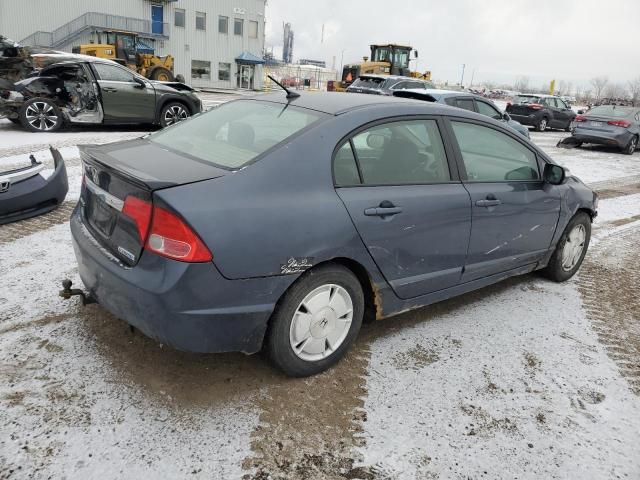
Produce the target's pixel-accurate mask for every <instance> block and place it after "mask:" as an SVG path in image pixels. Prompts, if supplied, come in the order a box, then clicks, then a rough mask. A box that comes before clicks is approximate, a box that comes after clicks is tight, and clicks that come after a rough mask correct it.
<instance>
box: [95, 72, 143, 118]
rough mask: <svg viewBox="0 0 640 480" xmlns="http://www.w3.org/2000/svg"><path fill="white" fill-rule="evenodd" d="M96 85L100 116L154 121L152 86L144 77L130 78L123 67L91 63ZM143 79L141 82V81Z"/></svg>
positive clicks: (129, 74)
mask: <svg viewBox="0 0 640 480" xmlns="http://www.w3.org/2000/svg"><path fill="white" fill-rule="evenodd" d="M92 66H93V68H94V69H95V71H96V73H97V77H98V85H99V86H100V95H101V98H102V109H103V110H104V119H105V121H106V122H112V123H134V122H141V121H142V122H149V123H152V122H154V121H155V114H156V100H155V96H156V94H155V90H154V88H153V86H152V85H151V83H150V82H149V81H148V80H145V79H142V77H138V78H139V79H140V80H141V83H138V82H136V81H135V80H134V78H136V77H135V74H134V73H133V72H132V71H131V70H129V69H128V68H126V67H121V66H119V65H108V64H105V63H93V64H92ZM142 83H144V85H142Z"/></svg>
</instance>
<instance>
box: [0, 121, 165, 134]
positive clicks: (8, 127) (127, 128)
mask: <svg viewBox="0 0 640 480" xmlns="http://www.w3.org/2000/svg"><path fill="white" fill-rule="evenodd" d="M159 129H160V127H159V126H157V125H152V124H138V123H137V124H131V125H122V124H119V125H102V124H101V125H79V124H70V125H66V126H64V127H62V128H61V129H60V130H57V131H55V132H29V131H28V130H26V129H25V128H24V127H23V126H22V125H20V124H16V123H13V122H11V121H6V122H3V121H0V130H2V131H7V132H8V131H12V130H15V131H16V132H24V133H29V134H31V135H33V136H34V138H38V134H39V133H44V134H65V133H66V134H69V133H82V132H149V131H155V130H159Z"/></svg>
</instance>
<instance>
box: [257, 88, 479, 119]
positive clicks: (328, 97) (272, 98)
mask: <svg viewBox="0 0 640 480" xmlns="http://www.w3.org/2000/svg"><path fill="white" fill-rule="evenodd" d="M250 100H257V101H263V102H274V103H280V104H287V103H289V104H290V105H295V106H297V107H301V108H308V109H310V110H316V111H318V112H323V113H327V114H329V115H340V114H343V113H346V112H349V111H352V110H355V109H359V108H366V107H372V106H384V105H387V106H393V105H395V106H402V105H408V106H412V107H416V105H422V106H423V107H424V109H425V112H424V114H425V115H428V114H432V115H440V114H444V113H447V112H450V109H451V108H452V107H448V106H444V105H441V104H434V103H427V102H423V101H421V100H414V99H409V98H398V97H387V96H382V95H365V94H361V93H346V92H345V93H342V92H300V96H299V97H297V98H293V99H289V101H287V98H286V96H285V94H284V92H282V93H280V92H276V93H269V94H266V95H258V96H255V97H251V98H250ZM456 110H457V109H456ZM470 113H471V112H470Z"/></svg>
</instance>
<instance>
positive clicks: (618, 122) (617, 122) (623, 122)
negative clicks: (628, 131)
mask: <svg viewBox="0 0 640 480" xmlns="http://www.w3.org/2000/svg"><path fill="white" fill-rule="evenodd" d="M607 123H608V124H609V125H613V126H615V127H622V128H629V127H630V126H631V122H628V121H626V120H609V121H608V122H607Z"/></svg>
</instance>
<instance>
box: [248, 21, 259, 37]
mask: <svg viewBox="0 0 640 480" xmlns="http://www.w3.org/2000/svg"><path fill="white" fill-rule="evenodd" d="M249 38H258V22H254V21H251V20H249Z"/></svg>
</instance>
